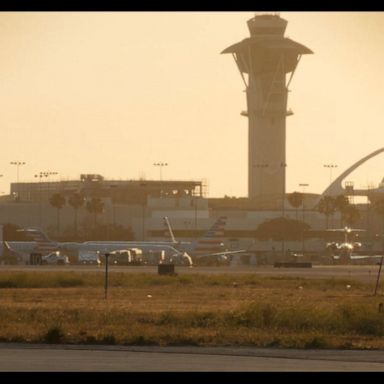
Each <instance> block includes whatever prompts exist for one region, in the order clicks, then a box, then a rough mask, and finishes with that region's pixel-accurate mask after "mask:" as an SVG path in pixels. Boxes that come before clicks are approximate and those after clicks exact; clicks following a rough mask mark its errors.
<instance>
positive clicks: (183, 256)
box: [3, 228, 192, 265]
mask: <svg viewBox="0 0 384 384" xmlns="http://www.w3.org/2000/svg"><path fill="white" fill-rule="evenodd" d="M20 231H23V232H25V233H26V235H27V236H28V237H29V238H30V239H31V241H9V242H4V245H3V250H4V249H5V252H8V255H10V254H12V256H13V258H16V259H17V260H18V261H19V262H20V261H21V262H26V263H32V264H41V262H42V257H44V256H45V255H47V254H49V253H52V252H59V253H64V254H67V253H68V254H72V255H75V256H79V254H83V253H84V252H88V253H89V252H91V253H94V254H95V255H96V253H98V254H100V255H102V254H105V253H109V252H112V251H117V250H121V249H132V248H139V249H141V250H142V252H143V254H144V255H145V256H146V258H147V259H149V260H152V261H153V262H155V261H156V260H157V261H158V260H163V261H164V262H167V261H168V262H174V263H187V264H189V265H191V264H192V259H191V258H190V256H189V255H188V254H187V253H186V252H182V251H180V250H178V249H176V248H174V247H173V246H172V244H171V243H170V242H155V241H153V242H149V241H148V242H147V241H86V242H83V243H77V242H56V241H53V240H51V239H50V238H49V237H48V236H47V235H46V234H45V233H44V232H43V231H41V230H40V229H37V228H27V229H21V230H20ZM95 259H97V258H95Z"/></svg>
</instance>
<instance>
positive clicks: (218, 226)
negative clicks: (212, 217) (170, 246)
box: [164, 216, 247, 262]
mask: <svg viewBox="0 0 384 384" xmlns="http://www.w3.org/2000/svg"><path fill="white" fill-rule="evenodd" d="M226 220H227V218H226V217H225V216H221V217H219V218H218V219H217V220H216V221H215V222H214V223H213V225H212V226H211V227H210V228H209V229H208V230H207V231H206V232H205V233H204V235H203V236H202V237H200V238H198V239H197V240H196V241H193V242H183V241H181V242H178V241H177V240H176V238H175V236H174V234H173V230H172V227H171V224H170V222H169V220H168V217H164V222H165V224H166V226H167V228H168V233H169V236H170V237H171V240H172V242H173V243H174V244H175V247H177V248H178V249H180V250H181V251H184V252H186V253H188V255H190V256H191V257H192V259H195V260H203V259H206V260H208V259H213V260H214V261H216V262H228V261H229V260H230V258H231V256H232V255H234V254H237V253H244V252H247V250H245V249H239V250H233V251H230V250H227V249H226V247H225V244H224V227H225V225H226Z"/></svg>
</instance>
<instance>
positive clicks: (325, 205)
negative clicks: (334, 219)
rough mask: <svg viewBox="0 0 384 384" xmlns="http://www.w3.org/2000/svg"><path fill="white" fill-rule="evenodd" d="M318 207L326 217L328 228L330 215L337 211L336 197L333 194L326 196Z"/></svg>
mask: <svg viewBox="0 0 384 384" xmlns="http://www.w3.org/2000/svg"><path fill="white" fill-rule="evenodd" d="M317 209H318V211H319V212H320V213H323V214H324V215H325V217H326V229H328V222H329V216H331V215H333V214H334V213H335V198H333V197H331V196H324V197H323V198H322V199H321V200H320V202H319V204H318V206H317Z"/></svg>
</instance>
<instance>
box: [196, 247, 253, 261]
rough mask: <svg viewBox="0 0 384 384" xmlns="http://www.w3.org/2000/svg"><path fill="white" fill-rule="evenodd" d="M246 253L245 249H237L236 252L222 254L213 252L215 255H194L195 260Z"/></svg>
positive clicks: (223, 252)
mask: <svg viewBox="0 0 384 384" xmlns="http://www.w3.org/2000/svg"><path fill="white" fill-rule="evenodd" d="M244 252H247V250H246V249H238V250H236V251H222V252H215V253H205V254H202V255H195V258H198V259H199V258H201V257H209V256H227V255H234V254H235V253H244Z"/></svg>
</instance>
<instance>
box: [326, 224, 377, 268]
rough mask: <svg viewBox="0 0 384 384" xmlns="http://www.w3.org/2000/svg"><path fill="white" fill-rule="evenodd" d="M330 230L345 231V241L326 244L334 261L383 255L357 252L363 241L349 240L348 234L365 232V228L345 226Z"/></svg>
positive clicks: (372, 258)
mask: <svg viewBox="0 0 384 384" xmlns="http://www.w3.org/2000/svg"><path fill="white" fill-rule="evenodd" d="M327 231H328V232H342V233H344V241H343V242H340V243H339V242H330V243H327V244H326V250H327V252H328V253H329V255H330V256H331V258H332V260H333V261H346V262H348V261H353V260H369V259H371V260H375V259H378V258H381V257H382V255H359V254H356V252H358V251H359V250H360V249H361V247H362V243H360V242H358V241H353V242H352V241H349V239H348V235H349V234H350V233H352V232H364V231H365V229H352V228H350V227H344V228H340V229H328V230H327Z"/></svg>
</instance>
